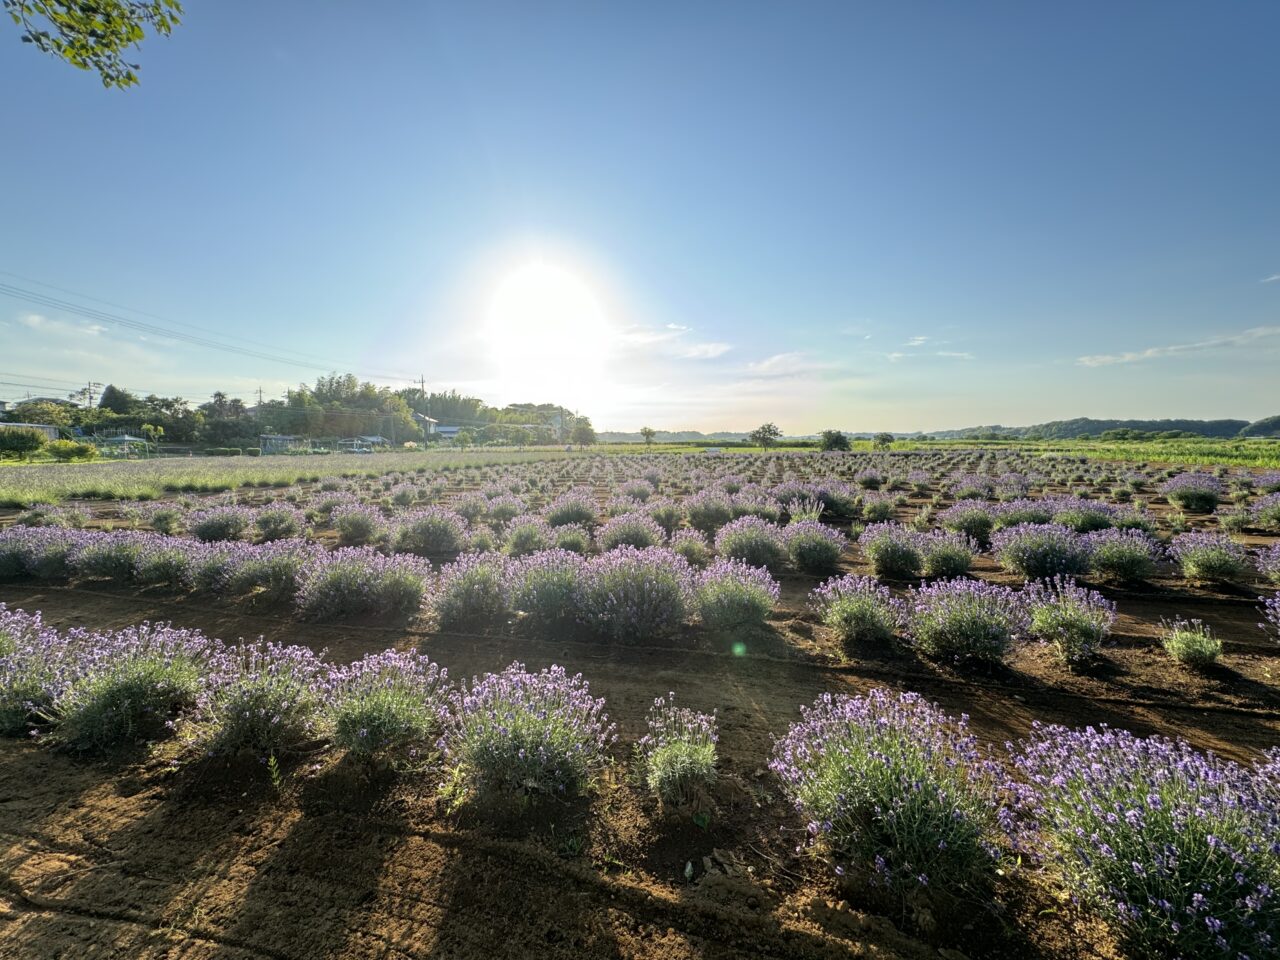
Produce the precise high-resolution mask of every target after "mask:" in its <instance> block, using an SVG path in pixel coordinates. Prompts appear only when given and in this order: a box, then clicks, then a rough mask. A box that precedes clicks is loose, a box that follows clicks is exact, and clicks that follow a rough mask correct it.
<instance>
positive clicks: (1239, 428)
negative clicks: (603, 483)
mask: <svg viewBox="0 0 1280 960" xmlns="http://www.w3.org/2000/svg"><path fill="white" fill-rule="evenodd" d="M1116 430H1121V431H1129V432H1130V433H1132V434H1134V435H1135V439H1138V437H1137V436H1136V435H1138V434H1142V435H1157V434H1166V435H1169V436H1176V435H1187V436H1196V437H1216V438H1222V439H1226V438H1230V437H1280V416H1275V417H1266V418H1264V419H1262V420H1256V421H1254V422H1253V423H1250V422H1249V421H1248V420H1094V419H1092V418H1090V417H1077V418H1076V419H1074V420H1050V421H1049V422H1048V423H1035V424H1032V425H1031V426H1029V427H1006V426H1002V425H1001V424H998V423H997V424H992V425H990V426H982V427H964V428H963V429H960V430H931V431H923V430H913V431H909V432H906V431H903V432H899V431H892V432H893V435H894V436H895V437H898V438H899V439H902V440H910V439H912V438H915V437H932V438H933V439H935V440H976V439H979V438H991V437H1007V438H1009V439H1011V440H1020V439H1027V440H1029V439H1036V440H1075V439H1079V438H1080V437H1095V438H1096V437H1101V436H1102V435H1103V434H1104V433H1107V432H1108V431H1116ZM844 433H845V434H846V435H847V436H849V437H850V438H852V439H855V440H866V439H869V438H871V437H873V436H875V431H867V430H845V431H844ZM599 436H600V440H601V441H602V442H604V443H640V442H642V440H643V439H644V438H643V437H641V436H640V434H639V433H627V432H623V431H617V430H605V431H602V432H601V433H600V434H599ZM746 438H747V434H746V433H745V432H744V433H733V432H729V431H721V432H719V433H701V432H699V431H697V430H659V431H658V435H657V436H656V437H655V438H654V442H655V443H699V442H701V443H715V442H721V443H728V442H731V441H735V440H745V439H746ZM786 439H788V440H814V439H817V435H816V434H806V435H795V436H792V435H788V436H787V437H786Z"/></svg>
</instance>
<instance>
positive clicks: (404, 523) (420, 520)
mask: <svg viewBox="0 0 1280 960" xmlns="http://www.w3.org/2000/svg"><path fill="white" fill-rule="evenodd" d="M467 533H468V528H467V521H466V520H465V519H463V517H462V516H461V515H460V514H457V513H454V512H453V511H452V510H449V509H447V508H445V507H423V508H422V509H420V510H414V511H411V512H409V513H405V514H403V515H401V516H400V518H399V521H398V522H397V523H396V526H395V531H394V533H393V534H392V537H391V543H392V546H393V549H394V550H395V551H396V552H397V553H412V554H416V555H417V556H420V557H434V556H442V555H449V554H455V553H459V552H461V551H462V549H463V548H464V546H465V545H466V542H467Z"/></svg>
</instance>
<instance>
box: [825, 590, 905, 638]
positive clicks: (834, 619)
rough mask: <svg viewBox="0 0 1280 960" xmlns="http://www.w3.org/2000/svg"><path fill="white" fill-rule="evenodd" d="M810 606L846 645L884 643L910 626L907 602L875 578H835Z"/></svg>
mask: <svg viewBox="0 0 1280 960" xmlns="http://www.w3.org/2000/svg"><path fill="white" fill-rule="evenodd" d="M809 605H810V607H811V608H812V609H813V611H814V612H815V613H817V614H818V616H819V617H821V618H822V622H823V623H824V624H826V625H827V626H828V627H830V628H831V629H832V630H834V631H835V633H836V636H837V637H839V639H840V642H841V643H842V644H844V645H845V647H846V648H848V647H851V646H854V645H866V646H883V645H885V644H887V643H889V642H890V641H892V640H893V638H894V636H895V635H896V634H897V633H898V632H899V631H900V630H902V629H903V627H904V626H905V625H906V608H905V605H904V604H903V602H902V601H901V600H897V599H895V598H894V596H893V594H891V593H890V592H889V589H888V588H887V587H884V586H881V585H880V584H879V583H877V582H876V581H875V580H874V579H873V578H871V577H859V576H856V575H853V574H850V575H848V576H844V577H834V578H832V579H831V580H828V581H827V582H826V583H824V584H822V586H820V587H818V588H817V589H816V590H814V591H813V593H812V594H811V595H810V597H809Z"/></svg>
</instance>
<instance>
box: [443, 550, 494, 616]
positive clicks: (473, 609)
mask: <svg viewBox="0 0 1280 960" xmlns="http://www.w3.org/2000/svg"><path fill="white" fill-rule="evenodd" d="M510 567H511V564H510V561H509V560H507V558H506V557H503V556H501V555H500V554H493V553H464V554H463V555H462V556H461V557H459V558H458V559H457V560H456V561H454V562H453V563H450V564H448V565H446V566H445V567H444V568H443V569H441V571H440V576H439V578H438V580H437V581H436V585H435V595H434V597H433V598H432V609H433V610H434V611H435V614H436V617H437V619H438V620H439V623H440V626H441V627H442V628H444V629H446V630H448V629H455V628H458V627H467V626H483V625H485V624H491V623H495V622H497V621H498V620H500V619H502V618H503V617H504V616H506V614H507V611H508V610H509V609H510V608H511V597H510V588H511V583H510V580H511V574H510Z"/></svg>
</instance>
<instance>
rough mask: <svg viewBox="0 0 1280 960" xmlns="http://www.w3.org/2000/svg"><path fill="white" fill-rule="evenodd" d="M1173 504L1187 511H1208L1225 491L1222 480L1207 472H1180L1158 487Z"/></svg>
mask: <svg viewBox="0 0 1280 960" xmlns="http://www.w3.org/2000/svg"><path fill="white" fill-rule="evenodd" d="M1160 492H1161V493H1163V494H1164V495H1165V497H1166V498H1167V499H1168V501H1169V502H1170V503H1172V504H1173V505H1174V506H1176V507H1178V508H1180V509H1182V510H1186V511H1188V512H1189V513H1209V512H1210V511H1212V510H1213V508H1214V507H1216V506H1217V505H1218V501H1219V499H1221V498H1222V496H1223V495H1224V494H1225V493H1226V487H1225V486H1224V485H1223V483H1222V481H1221V480H1219V479H1218V478H1217V477H1214V476H1212V475H1210V474H1207V473H1198V472H1192V473H1180V474H1178V475H1177V476H1176V477H1173V478H1171V479H1169V480H1166V481H1165V482H1164V483H1163V484H1162V485H1161V487H1160Z"/></svg>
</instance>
